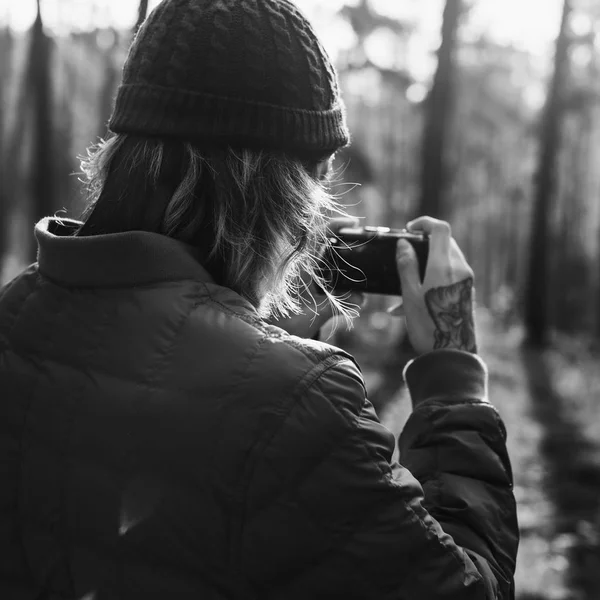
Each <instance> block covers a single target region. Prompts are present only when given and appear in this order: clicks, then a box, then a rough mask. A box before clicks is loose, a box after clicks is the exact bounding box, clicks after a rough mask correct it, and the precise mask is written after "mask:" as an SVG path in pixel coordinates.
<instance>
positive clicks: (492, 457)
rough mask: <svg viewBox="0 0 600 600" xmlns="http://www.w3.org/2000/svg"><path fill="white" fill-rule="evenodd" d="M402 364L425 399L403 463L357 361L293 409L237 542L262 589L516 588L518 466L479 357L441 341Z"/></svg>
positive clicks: (359, 592)
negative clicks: (395, 459)
mask: <svg viewBox="0 0 600 600" xmlns="http://www.w3.org/2000/svg"><path fill="white" fill-rule="evenodd" d="M425 372H426V373H427V375H425ZM449 375H451V377H450V379H451V380H452V381H453V382H454V383H452V384H451V385H450V386H445V385H444V384H445V383H447V378H448V377H449ZM406 377H407V381H408V384H409V386H410V385H411V383H412V384H414V386H415V390H416V393H417V395H418V398H417V399H416V402H415V411H414V413H413V414H412V416H411V418H410V419H409V422H408V423H407V425H406V427H405V430H404V432H403V434H402V436H401V439H400V449H401V461H402V463H403V465H400V464H397V463H392V460H391V457H392V453H393V450H394V437H393V435H392V434H391V433H390V432H389V431H388V430H387V429H385V428H384V427H383V426H382V425H381V424H380V423H379V420H378V418H377V416H376V414H375V411H374V409H373V407H372V405H371V404H370V403H369V402H368V400H367V399H366V392H365V389H364V384H363V380H362V377H361V375H360V373H359V371H358V369H357V367H356V366H355V364H354V363H353V362H351V361H350V360H347V359H346V360H341V361H340V362H338V363H336V364H334V365H332V366H331V367H330V368H328V369H326V370H325V371H324V372H323V373H322V374H321V375H320V376H319V377H318V378H317V379H316V380H315V381H314V383H312V384H311V385H310V386H309V387H308V389H307V391H306V393H304V394H303V395H302V398H301V399H299V400H298V402H297V403H296V404H295V405H294V408H293V409H292V411H291V412H290V413H289V414H288V415H287V417H286V419H285V422H284V425H283V426H282V427H281V428H280V430H279V431H278V433H277V434H276V435H275V437H274V438H273V439H272V440H271V442H270V444H269V446H268V448H267V449H266V451H265V453H264V455H263V457H262V460H261V461H260V473H259V472H257V473H256V476H257V477H259V478H260V481H261V483H260V486H257V491H256V493H255V494H252V493H250V496H249V498H250V499H249V504H248V510H247V519H248V521H247V523H246V527H245V532H244V537H243V545H242V555H243V564H244V567H245V573H246V576H247V577H248V579H249V580H250V581H251V583H252V585H253V586H254V589H255V591H257V593H258V594H259V596H260V597H264V598H273V599H282V600H283V599H286V600H293V599H296V598H298V599H300V598H344V599H345V600H346V599H351V598H356V599H371V598H373V599H374V598H377V599H380V598H381V599H390V600H392V599H394V600H401V599H407V600H408V599H414V598H427V599H428V600H437V599H442V598H443V599H445V600H453V599H456V600H458V599H460V600H470V599H473V600H475V599H481V600H487V599H492V598H494V599H495V598H498V599H505V600H508V599H509V598H511V597H512V595H513V591H512V590H513V583H512V582H513V573H514V565H515V556H516V547H517V538H518V533H517V525H516V517H515V503H514V498H513V494H512V475H511V471H510V464H509V460H508V456H507V452H506V447H505V430H504V426H503V425H502V422H501V421H500V418H499V417H498V414H497V412H496V411H495V409H494V408H493V407H492V406H491V405H490V404H489V403H487V402H486V399H485V378H486V373H485V368H484V366H483V363H482V362H480V361H479V359H477V358H476V357H474V356H472V355H468V354H466V353H462V352H457V351H456V352H455V351H439V352H433V353H431V354H430V355H426V357H423V358H421V359H417V361H415V362H414V363H413V365H411V366H410V367H409V369H408V371H407V373H406ZM423 377H425V379H426V381H427V382H429V383H428V384H427V385H425V384H423V382H422V378H423ZM456 382H462V383H456ZM446 387H447V389H446ZM444 390H446V391H444ZM419 394H420V395H419ZM414 400H415V398H413V401H414ZM409 469H410V470H409ZM411 470H412V471H413V472H412V473H411ZM258 490H260V492H259V491H258Z"/></svg>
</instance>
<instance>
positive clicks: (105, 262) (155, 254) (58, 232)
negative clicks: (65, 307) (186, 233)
mask: <svg viewBox="0 0 600 600" xmlns="http://www.w3.org/2000/svg"><path fill="white" fill-rule="evenodd" d="M80 225H81V222H79V221H76V220H74V219H63V218H53V217H46V218H45V219H42V220H41V221H39V223H37V225H36V226H35V237H36V239H37V242H38V268H39V271H40V273H41V274H42V275H44V276H46V277H48V278H49V279H51V280H53V281H55V282H56V283H60V284H63V285H68V286H75V287H116V286H119V287H120V286H124V287H130V286H141V285H148V284H152V283H159V282H165V281H178V280H182V279H187V280H190V279H191V280H196V281H201V282H204V283H214V280H213V279H212V277H211V276H210V274H209V273H208V271H207V270H206V269H205V268H204V267H203V266H202V265H201V264H200V262H199V260H200V259H199V256H198V251H197V250H196V248H194V247H193V246H190V245H188V244H185V243H183V242H180V241H178V240H175V239H173V238H170V237H167V236H164V235H160V234H157V233H150V232H147V231H128V232H124V233H114V234H109V235H95V236H83V237H78V236H77V237H76V236H74V235H73V234H74V232H75V230H76V228H77V227H79V226H80Z"/></svg>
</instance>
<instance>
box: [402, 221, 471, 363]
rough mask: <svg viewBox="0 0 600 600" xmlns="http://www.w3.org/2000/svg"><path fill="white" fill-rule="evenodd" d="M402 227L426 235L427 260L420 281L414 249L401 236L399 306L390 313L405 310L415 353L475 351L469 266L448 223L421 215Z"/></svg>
mask: <svg viewBox="0 0 600 600" xmlns="http://www.w3.org/2000/svg"><path fill="white" fill-rule="evenodd" d="M406 228H407V229H408V231H410V232H413V233H416V232H424V233H427V234H428V235H429V258H428V260H427V269H426V271H425V278H424V280H423V282H422V283H421V278H420V275H419V265H418V261H417V255H416V253H415V251H414V248H413V247H412V246H411V245H410V244H409V243H408V242H407V241H405V240H399V241H398V251H397V256H396V259H397V264H398V273H399V275H400V281H401V283H402V305H401V306H399V307H395V308H394V309H392V311H391V314H393V315H400V314H404V316H405V317H406V329H407V332H408V337H409V339H410V342H411V344H412V346H413V348H414V349H415V351H416V352H417V353H418V354H424V353H426V352H430V351H431V350H437V349H440V348H454V349H457V350H466V351H468V352H473V353H476V352H477V340H476V335H475V322H474V318H473V317H474V307H473V304H474V296H475V289H474V287H473V280H474V274H473V269H471V267H470V266H469V264H468V263H467V261H466V259H465V257H464V255H463V253H462V252H461V250H460V248H459V247H458V244H457V243H456V241H455V240H454V238H453V237H452V234H451V230H450V225H449V224H448V223H446V222H445V221H439V220H437V219H433V218H431V217H420V218H418V219H415V220H414V221H411V222H410V223H409V224H408V225H407V226H406Z"/></svg>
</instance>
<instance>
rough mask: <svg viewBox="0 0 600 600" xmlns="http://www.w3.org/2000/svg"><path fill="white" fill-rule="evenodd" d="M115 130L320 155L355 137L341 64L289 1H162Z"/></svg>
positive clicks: (129, 77) (132, 68)
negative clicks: (342, 89) (347, 113)
mask: <svg viewBox="0 0 600 600" xmlns="http://www.w3.org/2000/svg"><path fill="white" fill-rule="evenodd" d="M109 128H110V129H111V130H112V131H114V132H119V133H135V134H145V135H156V136H168V137H175V138H180V139H185V140H190V141H198V142H205V143H217V144H221V145H227V146H233V147H256V148H268V149H275V150H281V151H285V152H288V153H291V154H298V155H302V156H314V157H315V158H317V157H318V158H321V157H324V156H327V155H329V154H331V153H332V152H334V151H336V150H337V149H339V148H341V147H343V146H345V145H347V144H348V142H349V134H348V129H347V126H346V120H345V111H344V106H343V103H342V100H341V97H340V92H339V88H338V81H337V75H336V72H335V70H334V67H333V65H332V64H331V61H330V60H329V58H328V56H327V54H326V52H325V50H324V49H323V47H322V46H321V44H320V42H319V40H318V39H317V37H316V35H315V33H314V31H313V29H312V27H311V26H310V24H309V22H308V21H307V20H306V18H305V17H304V16H303V15H302V13H301V12H300V10H299V9H298V8H297V7H296V6H295V5H294V4H293V3H292V2H290V1H289V0H164V1H163V2H162V3H161V4H160V5H159V6H157V7H156V9H155V10H154V11H153V12H152V13H151V14H150V16H149V17H148V18H147V19H146V21H145V22H144V24H143V26H142V27H141V29H140V31H139V33H138V35H137V36H136V38H135V40H134V42H133V44H132V46H131V48H130V51H129V56H128V58H127V61H126V62H125V67H124V69H123V80H122V84H121V86H120V87H119V90H118V93H117V99H116V104H115V109H114V112H113V115H112V117H111V120H110V123H109Z"/></svg>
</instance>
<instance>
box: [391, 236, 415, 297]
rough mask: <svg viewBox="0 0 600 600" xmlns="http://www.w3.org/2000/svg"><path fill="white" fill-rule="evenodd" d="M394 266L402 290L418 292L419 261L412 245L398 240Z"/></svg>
mask: <svg viewBox="0 0 600 600" xmlns="http://www.w3.org/2000/svg"><path fill="white" fill-rule="evenodd" d="M396 264H397V266H398V275H399V276H400V283H401V284H402V289H403V290H408V289H410V290H419V289H420V287H421V275H420V274H419V260H418V258H417V253H416V252H415V249H414V248H413V247H412V244H410V243H409V242H407V241H406V240H403V239H400V240H398V245H397V246H396Z"/></svg>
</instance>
